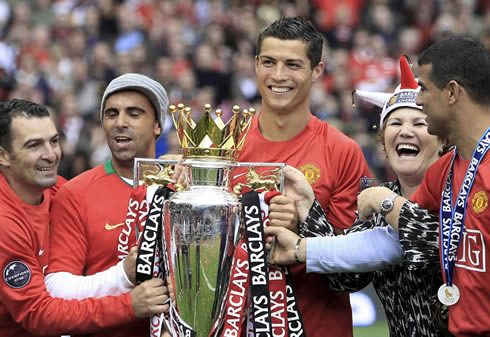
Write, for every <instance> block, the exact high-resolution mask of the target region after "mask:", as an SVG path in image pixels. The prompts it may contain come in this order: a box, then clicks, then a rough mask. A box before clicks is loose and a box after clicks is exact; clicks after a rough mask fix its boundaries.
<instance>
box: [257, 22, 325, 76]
mask: <svg viewBox="0 0 490 337" xmlns="http://www.w3.org/2000/svg"><path fill="white" fill-rule="evenodd" d="M266 37H275V38H277V39H280V40H301V41H304V42H305V43H306V46H307V50H306V55H308V58H309V59H310V62H311V69H313V68H314V67H315V66H316V65H317V64H318V63H320V60H321V58H322V48H323V37H322V35H321V34H320V32H318V30H317V29H316V28H315V26H314V25H313V24H312V23H311V22H310V21H306V20H304V19H303V18H302V17H300V16H295V17H282V18H280V19H278V20H276V21H274V22H273V23H271V24H270V25H269V26H268V27H267V28H265V29H264V30H263V31H262V32H261V33H260V34H259V37H258V39H257V56H258V55H260V48H261V47H262V41H264V39H265V38H266Z"/></svg>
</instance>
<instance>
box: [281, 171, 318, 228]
mask: <svg viewBox="0 0 490 337" xmlns="http://www.w3.org/2000/svg"><path fill="white" fill-rule="evenodd" d="M283 194H284V195H286V196H288V197H290V198H292V199H293V200H294V201H295V202H296V209H297V211H298V219H299V221H301V222H304V221H305V220H306V217H307V216H308V213H309V212H310V208H311V205H313V201H315V194H314V193H313V189H312V188H311V185H310V183H309V182H308V180H307V179H306V178H305V176H304V175H303V173H301V171H300V170H298V169H296V168H294V167H292V166H289V165H287V166H286V167H285V168H284V189H283Z"/></svg>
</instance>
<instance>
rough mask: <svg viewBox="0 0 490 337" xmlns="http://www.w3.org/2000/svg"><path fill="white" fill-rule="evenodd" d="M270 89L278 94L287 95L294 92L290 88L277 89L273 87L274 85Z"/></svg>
mask: <svg viewBox="0 0 490 337" xmlns="http://www.w3.org/2000/svg"><path fill="white" fill-rule="evenodd" d="M269 89H270V90H271V91H272V92H274V93H276V94H285V93H287V92H289V91H291V90H292V88H289V87H276V86H272V85H271V86H269Z"/></svg>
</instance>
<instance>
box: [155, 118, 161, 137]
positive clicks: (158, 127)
mask: <svg viewBox="0 0 490 337" xmlns="http://www.w3.org/2000/svg"><path fill="white" fill-rule="evenodd" d="M162 132H163V130H162V128H161V126H160V124H159V123H158V121H155V123H154V124H153V134H154V135H155V138H158V137H160V135H161V134H162Z"/></svg>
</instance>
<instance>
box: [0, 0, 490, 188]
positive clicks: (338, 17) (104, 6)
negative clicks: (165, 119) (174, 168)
mask: <svg viewBox="0 0 490 337" xmlns="http://www.w3.org/2000/svg"><path fill="white" fill-rule="evenodd" d="M489 8H490V6H488V1H486V0H472V1H462V0H458V1H439V2H437V1H425V0H414V1H386V0H348V1H343V2H338V1H337V2H336V1H322V0H315V1H305V0H295V1H290V2H281V1H278V0H269V1H261V0H257V1H231V2H226V1H215V0H213V1H200V0H188V1H185V2H184V1H156V0H151V1H148V0H100V1H95V2H94V1H75V2H74V1H68V0H57V1H48V0H36V1H5V0H4V1H0V29H1V31H3V34H2V35H1V36H2V41H0V43H1V44H3V45H4V46H5V48H2V50H10V51H11V53H10V54H11V55H13V57H10V58H9V57H8V54H9V53H5V54H4V53H3V52H2V53H0V68H3V69H4V71H5V73H1V72H0V75H2V76H3V79H4V80H3V82H2V81H0V83H4V85H3V86H1V88H3V89H0V90H3V94H4V97H6V98H8V97H14V96H16V97H25V98H28V99H31V98H35V99H36V100H38V99H39V103H42V104H47V105H49V106H52V107H53V108H54V110H55V111H58V110H60V107H61V104H62V101H63V96H65V95H70V91H71V90H73V89H75V90H78V88H79V87H80V86H79V85H75V82H77V80H76V78H77V77H79V76H78V75H77V76H75V75H74V73H75V72H76V71H77V66H73V65H74V64H75V63H77V62H78V61H75V59H76V58H78V59H81V60H84V61H85V62H86V64H87V66H88V72H87V75H86V76H87V79H86V80H87V82H89V83H95V84H96V87H97V88H98V90H97V92H98V94H97V97H94V98H93V99H91V100H87V101H84V100H81V101H82V103H78V104H79V105H80V106H79V107H78V109H79V110H80V111H82V112H83V115H84V116H85V118H87V119H90V120H89V122H91V123H92V125H96V124H97V123H98V115H97V113H96V110H97V109H95V108H94V106H93V104H92V103H93V101H95V102H98V101H99V100H100V95H101V93H102V91H103V90H102V88H104V87H105V86H106V85H107V84H108V83H109V81H110V80H111V79H112V78H114V77H115V76H117V75H119V74H123V73H126V72H130V71H133V72H134V71H140V72H144V73H146V74H151V75H152V76H154V77H155V78H157V77H158V80H159V81H160V82H162V84H164V85H165V87H166V88H167V89H168V91H169V92H168V94H169V97H170V100H171V102H172V103H178V102H185V103H186V104H187V105H190V104H191V101H192V100H193V99H194V97H198V96H200V97H209V94H210V92H211V91H212V90H210V87H212V88H214V93H215V94H216V95H217V96H216V103H215V104H216V105H221V104H223V107H225V108H224V109H223V110H224V111H226V107H227V106H230V105H233V104H234V103H236V102H238V103H240V105H241V106H242V105H244V106H246V105H247V104H249V105H253V104H255V103H256V101H257V97H258V91H257V89H256V88H255V89H254V88H253V86H250V85H247V83H249V82H250V80H249V79H248V77H245V79H244V84H242V86H243V87H244V90H245V91H244V92H241V90H235V89H236V88H237V86H238V87H239V86H240V85H239V84H237V82H238V81H240V79H239V78H242V75H240V76H239V78H236V74H235V69H236V60H237V59H241V58H243V59H246V57H247V56H248V57H250V58H253V56H254V47H253V46H254V45H255V38H256V36H257V34H258V32H259V31H260V29H261V28H262V27H264V26H265V25H267V24H269V23H270V22H272V21H274V20H276V19H277V18H279V17H280V16H284V15H286V16H294V15H303V16H305V17H306V18H307V19H310V20H312V21H313V22H316V23H317V25H318V26H320V27H321V31H322V32H323V34H324V36H325V37H326V39H327V41H328V46H327V48H326V55H329V57H328V61H329V62H327V63H326V66H327V71H326V73H325V74H324V78H325V79H324V83H325V86H324V87H323V89H324V90H325V91H326V92H327V95H324V96H323V98H321V99H322V100H327V101H328V102H327V103H322V102H316V104H315V108H316V107H318V109H319V110H318V111H317V110H315V109H312V112H313V113H314V114H318V115H319V116H320V117H322V118H328V119H333V118H334V119H339V118H340V120H339V123H337V120H336V121H335V123H336V125H338V127H339V128H340V129H342V130H344V129H347V128H348V129H349V130H356V131H355V132H354V133H353V134H352V135H353V136H354V137H357V136H359V137H360V138H365V139H372V137H370V136H369V134H371V133H373V131H372V130H371V128H370V127H371V125H372V124H373V123H372V122H373V121H375V120H376V119H377V118H378V115H379V112H380V111H379V110H378V109H375V108H367V109H366V108H365V107H366V105H362V106H360V107H359V109H358V110H356V111H354V112H352V109H351V107H350V104H349V99H348V97H349V92H351V91H352V90H353V89H354V88H357V87H358V84H359V82H360V81H364V82H366V79H367V82H366V83H368V84H369V85H370V86H371V87H369V90H373V91H388V90H390V88H388V87H383V86H387V85H388V84H387V83H390V76H391V77H392V79H393V78H396V74H394V75H393V74H392V75H387V74H388V73H385V72H380V70H379V69H380V67H381V66H382V64H388V63H390V62H393V64H396V62H395V60H397V59H398V57H399V56H400V55H403V54H407V55H408V56H410V57H411V58H412V59H413V60H414V61H415V60H416V57H415V55H416V54H418V53H419V52H420V51H421V49H422V48H424V47H425V46H427V45H428V43H430V42H432V41H435V40H438V39H440V38H441V37H443V36H447V34H468V35H473V36H474V37H475V38H479V37H480V36H482V38H483V39H484V38H485V33H484V32H485V31H488V29H489V27H490V9H489ZM128 13H129V14H128ZM448 23H450V24H448ZM487 35H488V34H487ZM34 36H35V38H33V37H34ZM373 37H374V39H373ZM380 37H382V39H381V38H380ZM373 41H374V42H375V43H373ZM382 41H384V43H382ZM383 44H384V47H383ZM201 46H210V47H211V51H208V52H206V53H207V54H211V55H212V57H213V62H212V63H213V64H212V65H211V68H210V69H211V71H215V72H216V70H218V71H217V73H218V74H219V75H218V77H219V79H218V81H216V82H215V81H214V79H211V80H210V78H212V77H207V79H206V76H207V75H206V73H207V72H208V71H209V70H206V66H204V67H203V66H201V65H198V63H199V62H197V60H198V57H197V53H198V51H199V53H201V51H202V49H209V48H208V47H203V48H201ZM0 48H1V47H0ZM375 49H377V50H375ZM28 50H31V51H32V50H42V53H37V52H36V53H34V54H32V53H31V55H34V60H36V61H35V65H29V64H28V63H29V61H28V60H27V61H24V60H23V59H24V57H23V54H25V52H24V51H28ZM12 53H13V54H12ZM342 53H344V54H345V53H346V54H347V55H350V59H349V62H348V63H347V65H346V66H340V65H334V64H331V63H330V61H331V60H332V57H331V55H338V54H342ZM376 54H380V55H382V58H383V60H384V61H383V62H381V61H379V62H377V60H376V57H375V56H374V55H376ZM41 55H42V57H41ZM237 56H238V57H237ZM39 57H41V58H39ZM162 57H163V58H166V60H167V61H166V62H167V63H168V64H166V65H164V66H163V69H164V70H161V67H162V66H160V65H159V60H160V59H161V58H162ZM9 60H10V61H9ZM12 60H13V61H12ZM39 60H42V61H39ZM390 60H391V61H390ZM26 63H27V64H26ZM4 65H6V66H7V67H6V68H4ZM245 67H247V66H245ZM394 68H396V67H394ZM159 69H160V70H159ZM167 69H172V71H171V73H170V72H168V70H167ZM371 69H374V70H375V71H371ZM414 71H415V73H416V72H417V69H416V68H415V69H414ZM163 72H165V73H166V75H164V76H162V75H161V74H162V73H163ZM26 73H29V78H32V79H41V81H25V79H26V77H25V76H24V75H25V74H26ZM158 73H160V75H156V74H158ZM380 73H381V74H384V75H382V78H383V80H382V81H376V80H377V79H378V78H377V75H379V74H380ZM374 74H377V75H374ZM165 76H167V77H168V78H167V79H165ZM0 78H2V77H1V76H0ZM12 78H14V79H16V78H19V79H23V80H22V81H17V80H13V81H12ZM160 78H161V79H160ZM169 79H170V81H169ZM38 82H39V83H38ZM167 82H169V83H171V84H170V85H168V83H167ZM193 82H194V83H193ZM223 83H225V84H226V85H225V84H223ZM91 85H92V84H91ZM182 86H185V88H183V87H182ZM223 86H225V90H222V88H223ZM365 89H368V88H365ZM201 90H202V91H203V94H202V95H200V91H201ZM254 90H255V92H254ZM319 90H320V89H319ZM91 92H92V91H91ZM244 93H246V95H245V96H244V95H243V94H244ZM75 94H76V95H77V96H78V95H79V94H78V92H75ZM90 95H93V93H91V94H90ZM82 96H83V95H82ZM317 97H321V95H318V96H317ZM203 99H204V98H203ZM242 102H243V103H242ZM199 104H200V103H199ZM325 104H328V105H330V106H337V107H338V108H337V110H338V112H336V113H329V114H325V112H324V108H323V106H324V105H325ZM196 109H198V110H199V111H201V110H202V107H199V106H196ZM89 111H90V112H89ZM85 131H86V130H85V129H82V132H85ZM357 134H359V135H357ZM88 135H89V137H90V133H89V134H88ZM168 136H169V137H174V134H173V133H169V134H168ZM164 137H165V135H164ZM79 138H80V137H79ZM80 139H81V138H80ZM160 141H161V142H165V141H166V139H163V138H162V140H160ZM369 147H373V148H375V146H374V142H372V144H371V146H369ZM89 152H91V153H95V152H97V153H100V152H101V151H99V149H95V148H93V149H91V151H89ZM370 156H373V157H380V156H379V155H378V154H377V153H376V152H372V153H371V154H370ZM62 160H68V159H67V158H66V159H65V158H64V159H62ZM91 161H93V160H91ZM377 162H382V156H381V159H380V160H375V161H372V163H373V165H378V164H376V163H377ZM94 163H95V165H97V164H98V163H100V162H94ZM372 171H373V172H380V173H379V176H378V177H377V178H378V180H380V181H384V180H386V179H387V178H386V176H385V174H386V173H385V169H384V168H383V167H382V166H374V167H372Z"/></svg>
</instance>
